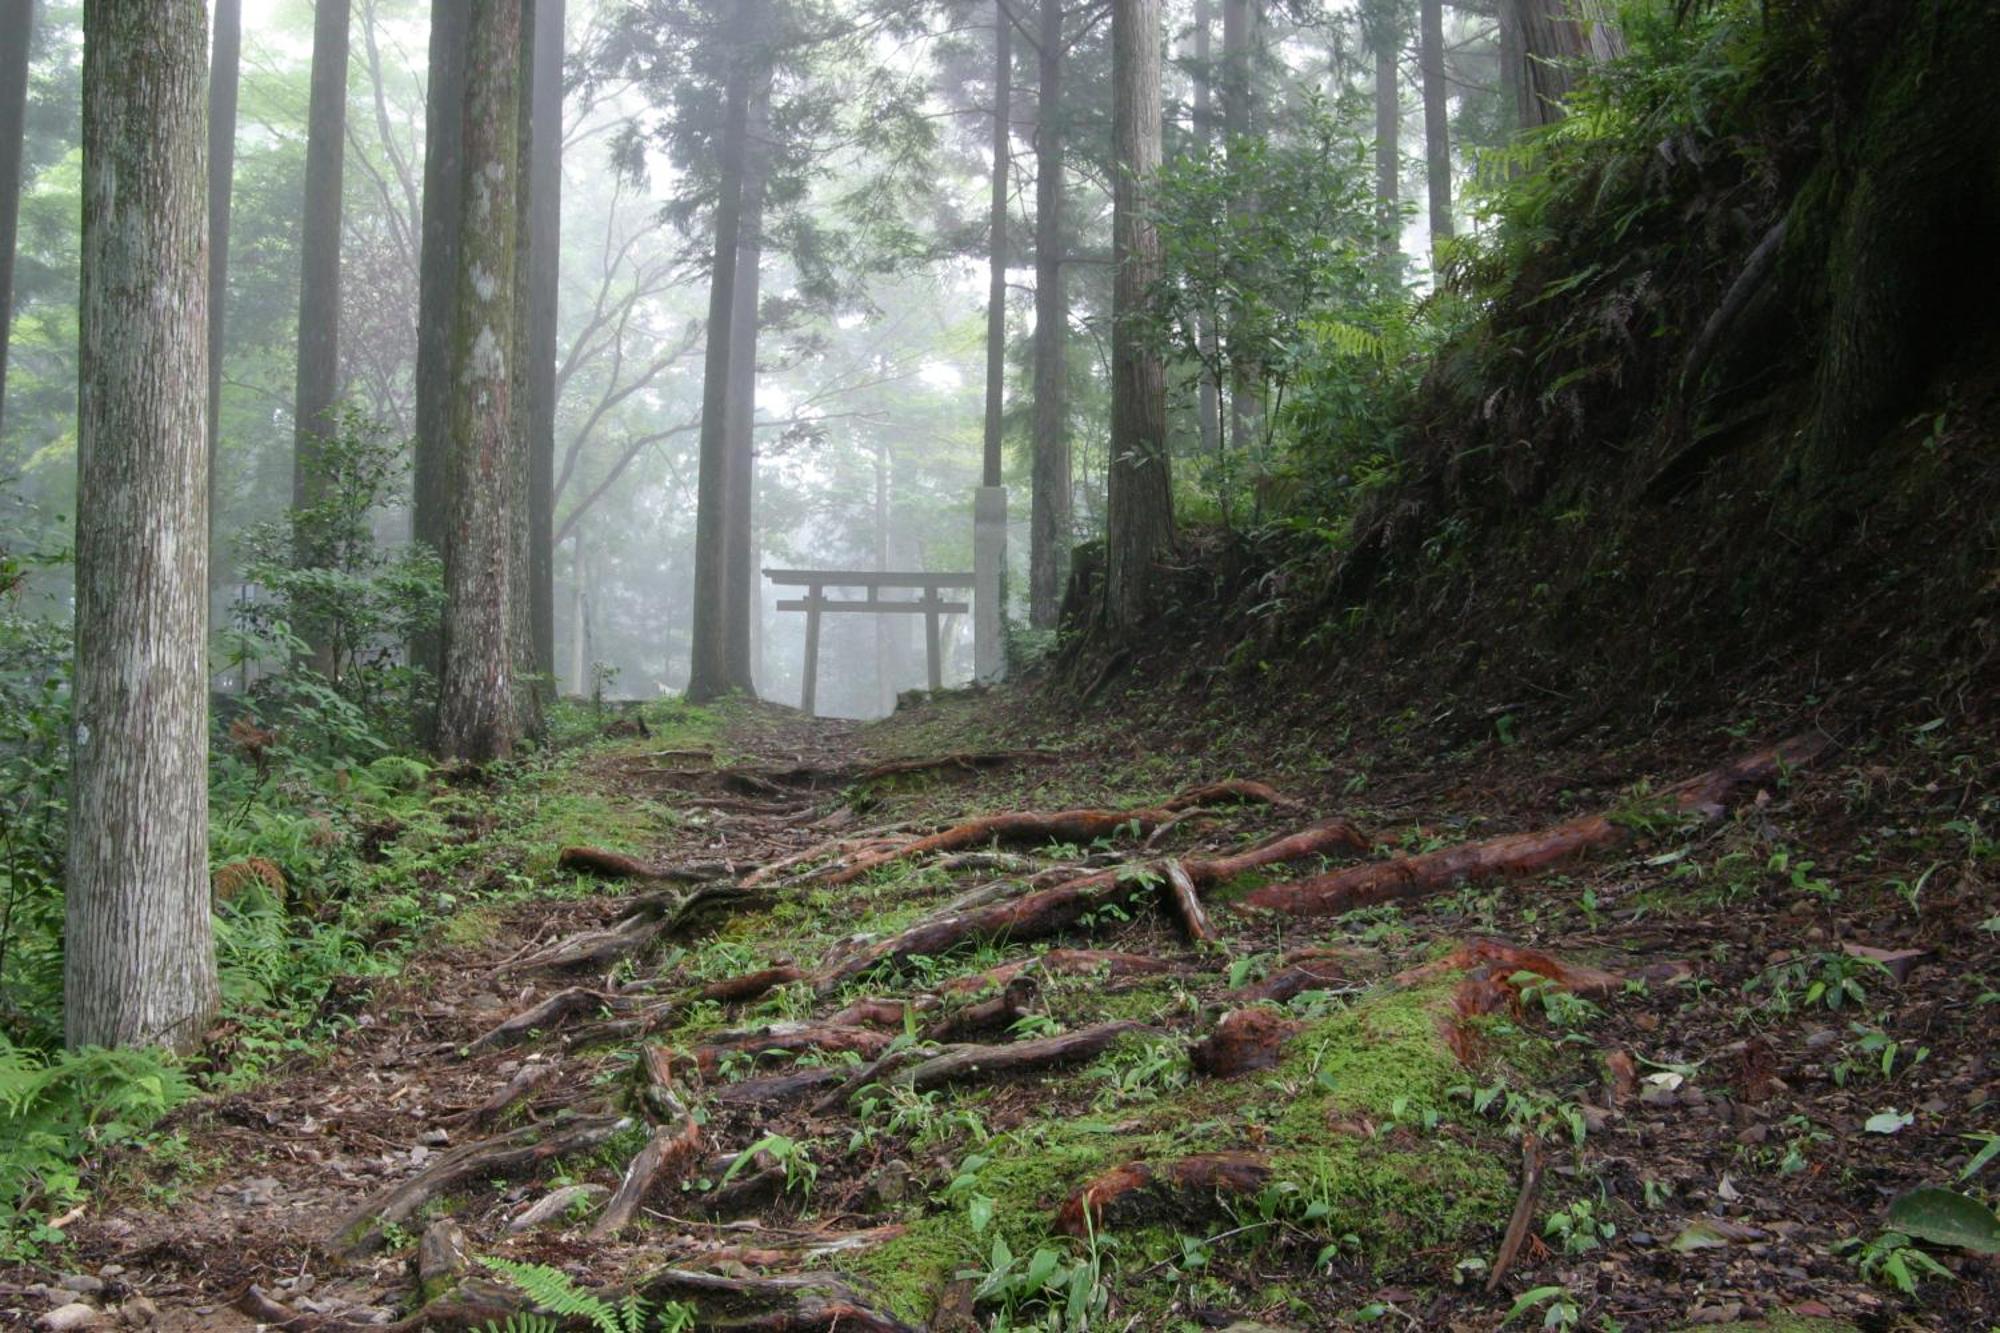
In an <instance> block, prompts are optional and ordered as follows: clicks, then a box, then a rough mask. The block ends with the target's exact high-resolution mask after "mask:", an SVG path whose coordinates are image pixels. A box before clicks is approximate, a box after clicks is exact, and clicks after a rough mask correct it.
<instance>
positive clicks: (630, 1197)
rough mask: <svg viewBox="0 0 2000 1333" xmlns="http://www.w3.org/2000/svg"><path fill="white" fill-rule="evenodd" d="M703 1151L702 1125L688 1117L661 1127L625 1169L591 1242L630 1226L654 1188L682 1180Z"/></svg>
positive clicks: (604, 1238) (607, 1238)
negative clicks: (680, 1178) (683, 1171)
mask: <svg viewBox="0 0 2000 1333" xmlns="http://www.w3.org/2000/svg"><path fill="white" fill-rule="evenodd" d="M699 1151H701V1126H699V1125H697V1124H696V1123H695V1122H694V1117H692V1116H689V1117H687V1118H686V1119H684V1120H682V1121H681V1122H680V1123H679V1124H677V1125H662V1126H660V1127H659V1128H658V1129H656V1130H654V1131H653V1137H652V1138H650V1139H648V1140H646V1146H645V1147H643V1148H641V1149H640V1150H639V1151H638V1153H637V1154H635V1155H634V1156H633V1158H632V1160H631V1162H630V1163H629V1164H628V1165H627V1166H626V1168H625V1175H624V1177H623V1178H622V1179H621V1180H620V1181H619V1182H618V1188H617V1189H616V1190H615V1191H613V1193H612V1195H611V1199H610V1201H609V1202H608V1203H606V1204H605V1205H604V1211H603V1212H602V1213H601V1214H599V1215H598V1218H597V1222H596V1225H594V1226H592V1227H591V1229H590V1239H592V1240H610V1239H611V1238H612V1237H614V1236H616V1235H617V1234H618V1233H619V1232H621V1231H623V1230H624V1229H625V1228H626V1227H627V1226H629V1225H630V1224H631V1221H632V1219H633V1218H634V1217H636V1216H637V1215H638V1212H639V1206H640V1205H641V1204H643V1203H644V1202H645V1201H646V1197H647V1196H648V1195H649V1194H651V1193H652V1192H653V1191H654V1190H655V1189H657V1188H659V1187H661V1186H663V1185H668V1184H671V1183H673V1182H674V1181H675V1180H677V1179H679V1177H680V1174H681V1171H682V1168H684V1167H685V1166H686V1165H687V1164H688V1163H689V1162H691V1161H693V1160H694V1156H695V1154H696V1153H698V1152H699Z"/></svg>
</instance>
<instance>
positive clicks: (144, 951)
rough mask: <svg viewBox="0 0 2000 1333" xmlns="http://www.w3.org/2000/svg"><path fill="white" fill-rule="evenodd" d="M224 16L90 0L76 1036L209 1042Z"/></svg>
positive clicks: (80, 441)
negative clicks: (211, 204)
mask: <svg viewBox="0 0 2000 1333" xmlns="http://www.w3.org/2000/svg"><path fill="white" fill-rule="evenodd" d="M207 19H208V15H207V7H206V6H205V5H204V4H202V3H201V0H88V3H87V4H86V5H85V6H84V54H83V250H82V266H83V278H82V292H81V308H80V312H79V319H80V325H81V333H82V338H81V348H80V357H79V366H78V370H79V376H80V382H81V385H82V391H81V395H80V398H81V401H80V404H79V410H78V417H77V505H78V512H79V513H83V514H88V515H89V516H90V520H89V521H88V522H84V523H79V524H77V532H76V599H77V600H76V645H77V655H76V680H75V685H74V693H73V695H72V699H73V704H74V715H75V723H74V731H73V733H72V740H73V749H72V752H71V763H72V767H71V787H70V836H69V873H68V884H67V892H66V894H65V897H66V899H67V922H66V936H65V949H64V958H63V990H64V997H63V1018H64V1027H65V1036H66V1038H67V1040H68V1043H69V1045H70V1046H71V1047H72V1048H73V1049H74V1048H80V1047H84V1046H128V1045H153V1044H158V1045H165V1046H171V1047H176V1048H180V1049H187V1048H190V1047H193V1046H194V1045H195V1044H197V1043H198V1042H199V1041H200V1040H201V1037H202V1032H203V1028H204V1027H205V1026H206V1024H207V1022H208V1020H209V1018H210V1017H211V1016H213V1014H214V1013H215V1009H216V1005H217V990H216V977H215V952H214V944H213V941H212V940H211V938H210V933H209V915H208V912H209V903H208V898H209V890H208V673H207V664H206V654H205V631H206V610H207V595H206V594H207V582H208V543H207V541H206V534H207V531H208V488H207V485H206V482H205V478H204V471H205V469H204V467H203V463H204V461H205V448H206V443H205V442H206V439H207V432H206V429H205V423H204V420H203V418H204V416H205V411H206V394H207V380H208V367H207V358H208V337H207V329H206V318H207V313H206V312H207V291H206V283H207V278H208V274H207V235H206V228H205V209H204V205H203V199H202V192H203V185H204V180H203V162H202V158H203V136H204V129H205V125H206V120H207V107H206V105H205V101H206V98H205V84H206V79H205V77H204V75H205V63H206V57H207V53H208V22H207Z"/></svg>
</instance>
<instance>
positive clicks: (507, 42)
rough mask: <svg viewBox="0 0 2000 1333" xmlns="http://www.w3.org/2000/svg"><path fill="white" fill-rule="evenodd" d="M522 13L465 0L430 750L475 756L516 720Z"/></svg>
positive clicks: (502, 0) (508, 5)
mask: <svg viewBox="0 0 2000 1333" xmlns="http://www.w3.org/2000/svg"><path fill="white" fill-rule="evenodd" d="M521 19H522V15H521V4H520V0H473V4H472V10H471V24H470V34H469V36H470V40H469V43H468V48H467V52H466V65H465V132H464V152H463V158H462V160H461V162H460V172H459V199H460V204H461V207H460V210H459V214H460V218H459V228H458V254H457V260H458V274H457V299H456V302H455V305H456V318H455V321H454V327H453V330H452V355H451V363H450V364H451V372H450V389H451V398H450V409H451V418H450V419H451V454H450V458H449V460H448V472H447V475H446V489H447V492H448V494H449V496H450V513H451V523H450V529H449V533H450V535H449V538H448V542H447V551H446V555H445V615H444V677H443V682H442V690H441V693H440V697H439V701H438V749H439V752H440V753H442V754H443V755H444V756H446V757H447V758H452V759H467V760H473V761H475V762H477V761H484V760H488V759H498V758H505V757H506V756H508V755H510V754H512V753H513V749H514V745H515V742H516V741H517V740H519V738H520V723H521V718H520V713H519V709H518V707H517V700H516V697H515V689H516V684H517V675H518V672H517V662H516V660H515V652H516V646H517V641H516V639H515V636H514V631H513V622H514V617H515V615H516V614H518V613H519V612H520V611H522V610H523V609H524V608H519V607H517V606H516V605H515V602H514V598H513V591H514V580H513V567H514V563H515V559H514V532H513V528H514V525H513V522H512V512H511V511H512V508H513V502H514V490H515V487H514V485H513V481H512V474H513V472H514V468H513V466H512V463H513V459H514V458H515V457H516V449H515V433H514V424H513V423H514V411H515V407H516V404H515V402H514V383H513V375H512V362H513V360H514V359H515V349H516V345H517V344H516V339H515V324H516V317H517V311H516V309H515V299H516V288H515V282H516V277H515V268H516V263H515V255H516V246H517V236H516V231H515V227H516V217H515V214H516V209H517V208H518V205H519V197H520V187H519V183H518V181H517V180H516V174H517V173H518V171H519V170H520V160H521V155H520V148H519V144H518V142H517V141H518V138H519V135H520V110H519V101H520V97H521V82H522V80H521V78H520V62H521Z"/></svg>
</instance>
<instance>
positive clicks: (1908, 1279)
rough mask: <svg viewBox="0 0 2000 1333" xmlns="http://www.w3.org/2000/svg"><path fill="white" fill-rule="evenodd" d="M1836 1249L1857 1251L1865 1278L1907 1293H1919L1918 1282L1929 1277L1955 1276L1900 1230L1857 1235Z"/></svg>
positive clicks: (1858, 1262)
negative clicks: (1872, 1235)
mask: <svg viewBox="0 0 2000 1333" xmlns="http://www.w3.org/2000/svg"><path fill="white" fill-rule="evenodd" d="M1834 1249H1835V1250H1836V1251H1842V1250H1851V1251H1853V1252H1854V1266H1855V1268H1856V1269H1857V1270H1859V1272H1860V1273H1861V1276H1862V1278H1863V1279H1864V1280H1865V1281H1868V1282H1874V1283H1878V1284H1885V1285H1887V1286H1891V1287H1894V1288H1895V1289H1896V1290H1897V1291H1900V1292H1902V1293H1903V1294H1904V1295H1905V1296H1914V1295H1916V1294H1917V1284H1918V1283H1920V1282H1922V1281H1923V1279H1925V1278H1927V1277H1941V1278H1945V1279H1947V1280H1949V1279H1950V1278H1951V1277H1952V1276H1953V1274H1952V1271H1951V1270H1950V1269H1949V1268H1946V1267H1945V1266H1944V1265H1943V1264H1941V1263H1939V1262H1938V1261H1937V1260H1935V1259H1933V1258H1931V1256H1930V1255H1928V1254H1925V1253H1924V1252H1923V1251H1922V1250H1920V1249H1918V1248H1917V1246H1916V1243H1915V1242H1914V1241H1912V1240H1911V1239H1910V1237H1909V1236H1907V1235H1905V1234H1904V1233H1902V1232H1900V1231H1885V1232H1883V1233H1882V1234H1881V1235H1879V1236H1877V1237H1875V1239H1873V1240H1871V1241H1865V1242H1864V1241H1863V1240H1861V1238H1860V1237H1858V1236H1857V1237H1854V1238H1852V1239H1849V1240H1845V1241H1842V1242H1841V1243H1840V1244H1839V1245H1836V1246H1835V1247H1834Z"/></svg>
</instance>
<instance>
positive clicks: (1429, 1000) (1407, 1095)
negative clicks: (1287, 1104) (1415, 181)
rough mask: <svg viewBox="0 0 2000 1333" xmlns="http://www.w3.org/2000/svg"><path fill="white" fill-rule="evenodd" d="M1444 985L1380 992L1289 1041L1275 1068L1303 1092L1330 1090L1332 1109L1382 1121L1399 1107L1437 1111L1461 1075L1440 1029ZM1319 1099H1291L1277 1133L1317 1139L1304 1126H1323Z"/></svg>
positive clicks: (1445, 1009)
mask: <svg viewBox="0 0 2000 1333" xmlns="http://www.w3.org/2000/svg"><path fill="white" fill-rule="evenodd" d="M1450 1004H1451V999H1450V990H1449V987H1448V986H1426V987H1420V988H1416V989H1411V990H1383V991H1379V992H1377V993H1375V994H1373V995H1371V996H1369V997H1367V998H1366V999H1365V1000H1363V1001H1362V1002H1360V1003H1358V1004H1355V1005H1353V1006H1351V1007H1349V1008H1346V1009H1343V1010H1341V1011H1340V1012H1339V1013H1337V1014H1334V1015H1333V1016H1331V1017H1329V1018H1324V1019H1321V1020H1320V1021H1318V1022H1316V1023H1313V1024H1311V1025H1310V1026H1308V1027H1307V1028H1306V1029H1305V1031H1303V1032H1301V1033H1300V1034H1299V1035H1298V1036H1297V1037H1294V1038H1293V1039H1292V1041H1291V1043H1290V1044H1289V1046H1288V1047H1287V1048H1286V1049H1287V1056H1286V1059H1285V1061H1284V1063H1283V1064H1282V1065H1280V1066H1279V1070H1280V1073H1281V1075H1282V1076H1283V1077H1285V1078H1286V1079H1287V1080H1290V1081H1295V1082H1296V1083H1297V1084H1298V1085H1299V1086H1300V1087H1301V1088H1318V1089H1321V1090H1324V1091H1325V1092H1327V1093H1330V1094H1331V1096H1332V1099H1333V1101H1334V1102H1335V1103H1336V1104H1337V1106H1338V1108H1339V1109H1341V1110H1344V1111H1347V1112H1350V1113H1358V1114H1362V1115H1368V1116H1374V1117H1382V1116H1390V1115H1392V1114H1394V1111H1395V1108H1396V1105H1397V1103H1398V1102H1401V1103H1403V1104H1404V1106H1405V1109H1406V1110H1407V1109H1409V1108H1412V1107H1415V1108H1422V1107H1439V1108H1441V1107H1442V1106H1443V1105H1444V1103H1445V1100H1446V1098H1447V1096H1448V1095H1449V1093H1450V1090H1451V1089H1452V1088H1453V1087H1456V1086H1457V1085H1459V1084H1462V1083H1464V1082H1466V1081H1467V1074H1466V1071H1465V1069H1464V1067H1463V1066H1461V1065H1460V1064H1459V1062H1458V1059H1457V1057H1455V1056H1454V1055H1453V1054H1452V1053H1451V1050H1450V1049H1449V1048H1448V1047H1447V1046H1446V1045H1445V1043H1444V1038H1443V1032H1442V1028H1441V1024H1442V1023H1443V1022H1445V1021H1446V1020H1447V1018H1448V1016H1449V1014H1450ZM1326 1109H1327V1108H1326V1107H1325V1106H1324V1105H1323V1104H1322V1099H1320V1098H1316V1097H1305V1098H1300V1099H1298V1100H1296V1101H1295V1102H1294V1104H1293V1107H1292V1109H1291V1111H1290V1112H1288V1113H1287V1117H1286V1119H1285V1121H1284V1122H1282V1123H1281V1128H1282V1129H1283V1130H1285V1132H1286V1133H1287V1136H1288V1137H1290V1135H1291V1134H1292V1133H1293V1132H1298V1133H1302V1134H1306V1135H1307V1137H1309V1138H1310V1137H1316V1136H1313V1135H1311V1134H1309V1133H1307V1131H1306V1122H1310V1121H1313V1120H1315V1119H1317V1120H1320V1121H1323V1120H1324V1118H1325V1111H1326Z"/></svg>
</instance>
